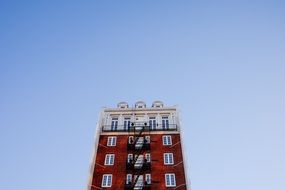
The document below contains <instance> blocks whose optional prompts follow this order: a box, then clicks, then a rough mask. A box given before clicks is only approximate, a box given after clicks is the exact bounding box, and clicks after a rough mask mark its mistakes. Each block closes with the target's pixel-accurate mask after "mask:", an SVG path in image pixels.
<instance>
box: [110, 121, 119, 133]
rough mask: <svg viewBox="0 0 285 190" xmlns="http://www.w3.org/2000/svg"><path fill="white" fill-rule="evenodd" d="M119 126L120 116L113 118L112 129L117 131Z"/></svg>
mask: <svg viewBox="0 0 285 190" xmlns="http://www.w3.org/2000/svg"><path fill="white" fill-rule="evenodd" d="M117 128H118V118H112V124H111V130H112V131H115V130H117Z"/></svg>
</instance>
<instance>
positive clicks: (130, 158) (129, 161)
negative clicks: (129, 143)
mask: <svg viewBox="0 0 285 190" xmlns="http://www.w3.org/2000/svg"><path fill="white" fill-rule="evenodd" d="M132 161H133V155H132V154H128V163H131V162H132Z"/></svg>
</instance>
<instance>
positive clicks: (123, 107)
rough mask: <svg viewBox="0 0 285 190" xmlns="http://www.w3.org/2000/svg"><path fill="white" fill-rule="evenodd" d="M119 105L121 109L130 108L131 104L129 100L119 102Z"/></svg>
mask: <svg viewBox="0 0 285 190" xmlns="http://www.w3.org/2000/svg"><path fill="white" fill-rule="evenodd" d="M117 107H118V108H120V109H127V108H129V105H128V103H127V102H120V103H118V105H117Z"/></svg>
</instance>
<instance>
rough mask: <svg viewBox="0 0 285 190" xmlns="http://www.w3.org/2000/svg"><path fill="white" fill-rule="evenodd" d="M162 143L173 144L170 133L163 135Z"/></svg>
mask: <svg viewBox="0 0 285 190" xmlns="http://www.w3.org/2000/svg"><path fill="white" fill-rule="evenodd" d="M162 143H163V145H172V138H171V136H170V135H163V136H162Z"/></svg>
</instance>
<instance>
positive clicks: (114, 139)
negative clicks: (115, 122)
mask: <svg viewBox="0 0 285 190" xmlns="http://www.w3.org/2000/svg"><path fill="white" fill-rule="evenodd" d="M116 144H117V137H113V136H112V137H108V140H107V146H116Z"/></svg>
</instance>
